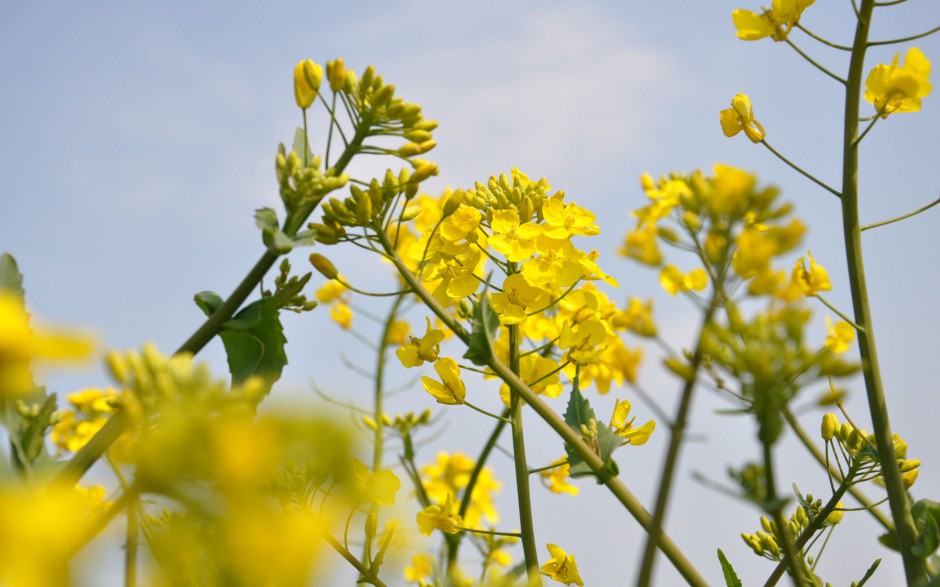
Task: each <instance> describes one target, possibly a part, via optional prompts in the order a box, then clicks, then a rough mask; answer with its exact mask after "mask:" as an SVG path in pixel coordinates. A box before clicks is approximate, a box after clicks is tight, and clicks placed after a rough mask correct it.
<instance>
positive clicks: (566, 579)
mask: <svg viewBox="0 0 940 587" xmlns="http://www.w3.org/2000/svg"><path fill="white" fill-rule="evenodd" d="M548 552H549V554H551V555H552V558H551V559H549V561H548V562H547V563H545V564H544V565H542V566H541V567H539V570H541V571H542V572H543V573H545V574H546V575H548V576H549V577H551V578H552V579H554V580H555V581H558V582H559V583H564V584H565V585H571V584H572V583H574V584H575V585H577V586H578V587H584V581H582V580H581V575H579V574H578V565H577V564H576V563H575V561H574V557H573V556H570V555H568V553H567V552H565V551H564V550H562V549H560V548H558V547H557V546H556V545H554V544H549V545H548Z"/></svg>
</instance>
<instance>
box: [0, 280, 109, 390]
mask: <svg viewBox="0 0 940 587" xmlns="http://www.w3.org/2000/svg"><path fill="white" fill-rule="evenodd" d="M92 350H93V345H92V343H91V340H90V338H89V337H88V336H82V335H76V334H72V333H66V332H60V331H54V330H46V331H43V330H36V329H34V328H32V327H31V326H30V324H29V314H27V313H26V308H25V307H24V305H23V302H22V301H21V300H20V299H19V298H18V297H16V296H14V295H12V294H9V293H5V292H0V398H10V397H17V396H20V395H23V394H24V393H28V392H29V391H32V389H33V386H34V384H33V378H32V374H31V372H30V366H31V364H33V363H34V362H39V361H50V362H56V361H75V360H80V359H85V358H86V357H88V356H89V355H91V353H92Z"/></svg>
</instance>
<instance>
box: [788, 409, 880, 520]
mask: <svg viewBox="0 0 940 587" xmlns="http://www.w3.org/2000/svg"><path fill="white" fill-rule="evenodd" d="M781 413H782V414H783V417H784V419H786V421H787V424H789V425H790V428H791V429H792V430H793V432H795V433H796V435H797V437H798V438H799V439H800V442H802V443H803V446H805V447H806V449H807V450H808V451H809V452H810V454H812V455H813V458H815V459H816V462H818V463H819V464H820V466H822V467H823V468H824V469H828V470H829V474H830V475H832V477H834V478H835V480H836V481H838V482H839V483H842V481H843V480H844V479H845V477H843V475H842V473H840V472H839V469H838V468H837V467H834V466H832V465H829V464H827V463H826V456H825V455H824V454H823V453H822V452H821V451H820V450H819V448H818V447H817V446H816V444H815V443H813V440H812V438H810V436H809V435H808V434H807V433H806V430H804V429H803V427H802V426H801V425H800V423H799V422H798V421H797V419H796V417H795V416H794V415H793V412H792V411H790V407H789V406H784V407H783V409H782V410H781ZM849 493H851V494H852V497H854V498H855V499H856V501H858V503H860V504H862V506H864V509H866V510H867V511H868V512H869V513H871V515H872V516H873V517H874V518H875V519H876V520H878V523H879V524H881V525H882V527H883V528H884V529H885V530H887V531H888V532H891V531H893V530H894V525H893V524H892V523H891V520H889V519H888V518H887V517H886V516H885V515H884V514H883V513H881V511H879V510H878V509H876V507H877V504H875V503H873V502H872V501H871V500H870V499H869V498H868V496H866V495H865V494H864V493H862V492H861V490H859V489H858V488H856V487H855V486H854V485H853V486H851V487H849Z"/></svg>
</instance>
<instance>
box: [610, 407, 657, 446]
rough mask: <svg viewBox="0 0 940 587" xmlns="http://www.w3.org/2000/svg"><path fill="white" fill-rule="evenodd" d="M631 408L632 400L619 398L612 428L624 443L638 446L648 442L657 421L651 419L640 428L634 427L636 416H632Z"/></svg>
mask: <svg viewBox="0 0 940 587" xmlns="http://www.w3.org/2000/svg"><path fill="white" fill-rule="evenodd" d="M630 408H631V406H630V402H628V401H627V400H619V399H618V400H617V403H616V404H615V405H614V414H613V416H611V418H610V429H611V430H613V432H614V434H616V435H617V436H619V437H620V438H623V439H624V444H633V445H637V446H638V445H641V444H646V441H647V440H649V438H650V435H651V434H653V430H654V429H655V428H656V422H654V421H653V420H650V421H649V422H647V423H646V424H643V425H642V426H640V427H639V428H634V427H633V422H634V420H636V417H633V418H630ZM628 418H629V419H628Z"/></svg>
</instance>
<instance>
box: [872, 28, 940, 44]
mask: <svg viewBox="0 0 940 587" xmlns="http://www.w3.org/2000/svg"><path fill="white" fill-rule="evenodd" d="M937 31H940V26H938V27H934V28H932V29H930V30H929V31H924V32H922V33H920V34H917V35H911V36H910V37H904V38H902V39H891V40H889V41H872V42H871V43H868V46H869V47H877V46H878V45H894V44H897V43H907V42H908V41H916V40H917V39H922V38H924V37H926V36H928V35H932V34H934V33H935V32H937Z"/></svg>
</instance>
